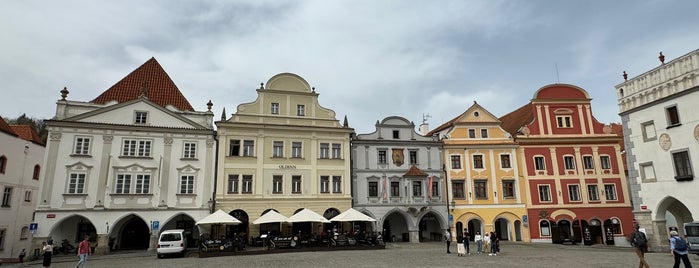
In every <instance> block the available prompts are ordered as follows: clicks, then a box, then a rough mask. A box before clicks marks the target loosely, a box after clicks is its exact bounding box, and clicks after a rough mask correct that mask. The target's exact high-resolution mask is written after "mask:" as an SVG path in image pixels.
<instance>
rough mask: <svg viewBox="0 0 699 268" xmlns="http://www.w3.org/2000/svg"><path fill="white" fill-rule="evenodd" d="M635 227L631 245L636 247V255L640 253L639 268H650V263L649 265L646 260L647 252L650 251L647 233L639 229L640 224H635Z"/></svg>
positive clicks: (630, 238)
mask: <svg viewBox="0 0 699 268" xmlns="http://www.w3.org/2000/svg"><path fill="white" fill-rule="evenodd" d="M633 228H634V231H633V232H631V236H630V237H629V241H630V242H631V246H633V247H634V249H635V251H636V255H638V259H639V263H638V268H649V267H650V265H648V263H647V262H646V256H645V255H646V252H648V239H647V238H646V234H645V233H643V232H641V231H639V230H638V229H639V228H640V226H638V224H636V225H634V226H633Z"/></svg>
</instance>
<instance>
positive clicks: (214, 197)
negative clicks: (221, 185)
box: [209, 130, 219, 213]
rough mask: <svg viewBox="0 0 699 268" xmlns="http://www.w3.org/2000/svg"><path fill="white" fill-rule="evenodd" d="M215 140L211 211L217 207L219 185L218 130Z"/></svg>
mask: <svg viewBox="0 0 699 268" xmlns="http://www.w3.org/2000/svg"><path fill="white" fill-rule="evenodd" d="M214 141H216V142H215V144H216V150H215V151H216V153H215V156H214V192H213V193H212V194H211V208H209V213H214V211H215V208H216V186H217V185H218V183H217V180H218V142H219V141H218V132H217V131H216V130H214Z"/></svg>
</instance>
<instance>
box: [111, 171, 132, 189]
mask: <svg viewBox="0 0 699 268" xmlns="http://www.w3.org/2000/svg"><path fill="white" fill-rule="evenodd" d="M116 178H117V179H116V185H115V187H114V193H116V194H129V193H131V174H117V176H116Z"/></svg>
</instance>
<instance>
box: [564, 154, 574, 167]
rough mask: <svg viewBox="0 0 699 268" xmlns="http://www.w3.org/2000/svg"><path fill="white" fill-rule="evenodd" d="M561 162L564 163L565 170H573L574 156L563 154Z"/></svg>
mask: <svg viewBox="0 0 699 268" xmlns="http://www.w3.org/2000/svg"><path fill="white" fill-rule="evenodd" d="M563 163H564V164H565V167H566V170H575V158H573V157H572V156H564V157H563Z"/></svg>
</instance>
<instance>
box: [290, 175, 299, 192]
mask: <svg viewBox="0 0 699 268" xmlns="http://www.w3.org/2000/svg"><path fill="white" fill-rule="evenodd" d="M291 193H292V194H300V193H301V176H300V175H293V176H291Z"/></svg>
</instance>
